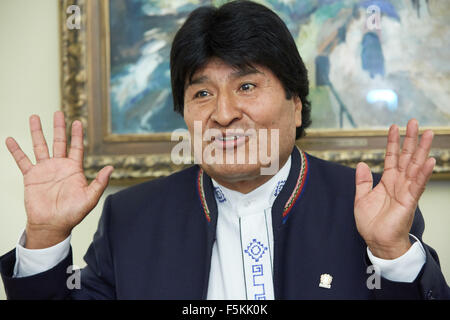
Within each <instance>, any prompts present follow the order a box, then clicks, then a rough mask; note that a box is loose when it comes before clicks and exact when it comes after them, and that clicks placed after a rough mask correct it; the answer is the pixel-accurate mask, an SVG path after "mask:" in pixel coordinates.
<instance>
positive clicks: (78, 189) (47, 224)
mask: <svg viewBox="0 0 450 320" xmlns="http://www.w3.org/2000/svg"><path fill="white" fill-rule="evenodd" d="M53 122H54V125H53V127H54V139H53V157H52V158H50V156H49V150H48V147H47V143H46V141H45V138H44V135H43V132H42V127H41V122H40V119H39V117H38V116H36V115H33V116H31V117H30V130H31V138H32V142H33V151H34V154H35V157H36V164H34V165H33V164H32V163H31V161H30V159H29V158H28V157H27V156H26V155H25V153H24V152H23V151H22V150H21V148H20V147H19V145H18V144H17V142H16V141H15V140H14V139H13V138H8V139H7V140H6V145H7V147H8V150H9V151H10V152H11V154H12V155H13V157H14V159H15V161H16V163H17V165H18V166H19V168H20V170H21V171H22V174H23V180H24V187H25V209H26V212H27V237H28V236H30V233H33V232H34V233H35V234H36V233H40V234H42V235H44V234H45V235H46V237H47V238H48V239H41V240H42V241H40V242H41V243H45V242H46V241H47V240H48V241H51V238H52V236H53V239H55V240H56V239H57V240H61V238H64V237H67V236H68V235H69V234H70V232H71V230H72V229H73V227H75V226H76V225H77V224H79V223H80V222H81V221H82V220H83V218H84V217H85V216H86V215H87V214H88V213H89V212H90V211H91V210H92V209H93V208H94V207H95V205H96V204H97V203H98V200H99V199H100V196H101V195H102V193H103V191H104V189H105V188H106V186H107V184H108V178H109V176H110V174H111V172H112V170H113V168H112V167H111V166H108V167H105V168H103V169H102V170H100V172H99V173H98V174H97V177H96V179H95V180H94V181H92V182H91V183H90V184H88V183H87V180H86V178H85V176H84V173H83V128H82V125H81V122H80V121H75V122H74V123H73V124H72V143H71V146H70V149H69V154H68V156H67V155H66V133H65V131H66V130H65V121H64V114H63V113H62V112H60V111H58V112H55V114H54V121H53ZM28 238H29V237H28ZM27 242H28V241H27ZM53 242H55V241H53ZM51 244H53V243H48V245H51Z"/></svg>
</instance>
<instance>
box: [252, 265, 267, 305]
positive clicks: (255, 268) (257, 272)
mask: <svg viewBox="0 0 450 320" xmlns="http://www.w3.org/2000/svg"><path fill="white" fill-rule="evenodd" d="M252 274H253V286H254V287H261V289H262V292H260V293H255V300H266V291H265V289H264V283H257V281H256V278H258V277H262V276H263V275H264V272H263V265H262V264H254V265H252Z"/></svg>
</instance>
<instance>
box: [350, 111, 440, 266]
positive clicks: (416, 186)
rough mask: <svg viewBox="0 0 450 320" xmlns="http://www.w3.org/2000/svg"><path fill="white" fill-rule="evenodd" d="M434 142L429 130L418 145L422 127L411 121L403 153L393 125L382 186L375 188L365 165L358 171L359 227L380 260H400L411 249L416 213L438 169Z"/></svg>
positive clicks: (356, 200)
mask: <svg viewBox="0 0 450 320" xmlns="http://www.w3.org/2000/svg"><path fill="white" fill-rule="evenodd" d="M432 140H433V132H432V131H431V130H427V131H425V132H424V133H423V135H422V138H421V140H420V143H419V144H417V141H418V123H417V121H416V120H414V119H413V120H410V121H409V122H408V126H407V129H406V137H405V140H404V142H403V147H402V151H401V153H400V136H399V132H398V127H397V126H395V125H393V126H391V128H390V129H389V134H388V143H387V147H386V156H385V162H384V171H383V175H382V177H381V180H380V182H379V183H378V185H377V186H376V187H375V188H373V179H372V174H371V172H370V169H369V167H368V166H367V165H366V164H365V163H359V164H358V166H357V168H356V194H355V208H354V213H355V220H356V226H357V228H358V231H359V233H360V235H361V236H362V237H363V239H364V240H365V241H366V243H367V245H368V246H369V248H370V250H371V251H372V253H373V254H374V255H376V256H378V257H380V258H386V259H394V258H397V257H399V256H401V255H402V254H403V253H405V252H406V251H407V250H408V249H409V247H410V246H411V244H410V242H409V231H410V229H411V226H412V222H413V219H414V212H415V210H416V208H417V204H418V201H419V198H420V196H421V195H422V193H423V191H424V190H425V185H426V183H427V181H428V179H429V178H430V176H431V174H432V172H433V168H434V165H435V159H433V158H428V154H429V152H430V148H431V143H432Z"/></svg>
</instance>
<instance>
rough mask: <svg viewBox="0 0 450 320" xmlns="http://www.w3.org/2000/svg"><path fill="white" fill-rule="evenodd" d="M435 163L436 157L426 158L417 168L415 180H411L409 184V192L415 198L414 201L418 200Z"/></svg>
mask: <svg viewBox="0 0 450 320" xmlns="http://www.w3.org/2000/svg"><path fill="white" fill-rule="evenodd" d="M435 164H436V159H434V158H428V160H427V161H425V164H424V165H423V166H422V167H421V169H420V170H419V173H418V174H417V178H416V180H415V181H413V183H411V185H410V186H409V192H410V193H411V195H412V196H413V198H414V199H415V200H416V202H417V201H419V198H420V196H421V195H422V193H423V192H424V191H425V186H426V184H427V182H428V180H429V179H430V177H431V175H432V173H433V169H434V166H435Z"/></svg>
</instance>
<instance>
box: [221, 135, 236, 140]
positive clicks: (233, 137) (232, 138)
mask: <svg viewBox="0 0 450 320" xmlns="http://www.w3.org/2000/svg"><path fill="white" fill-rule="evenodd" d="M237 138H238V136H225V137H219V140H222V141H230V140H235V139H237Z"/></svg>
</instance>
